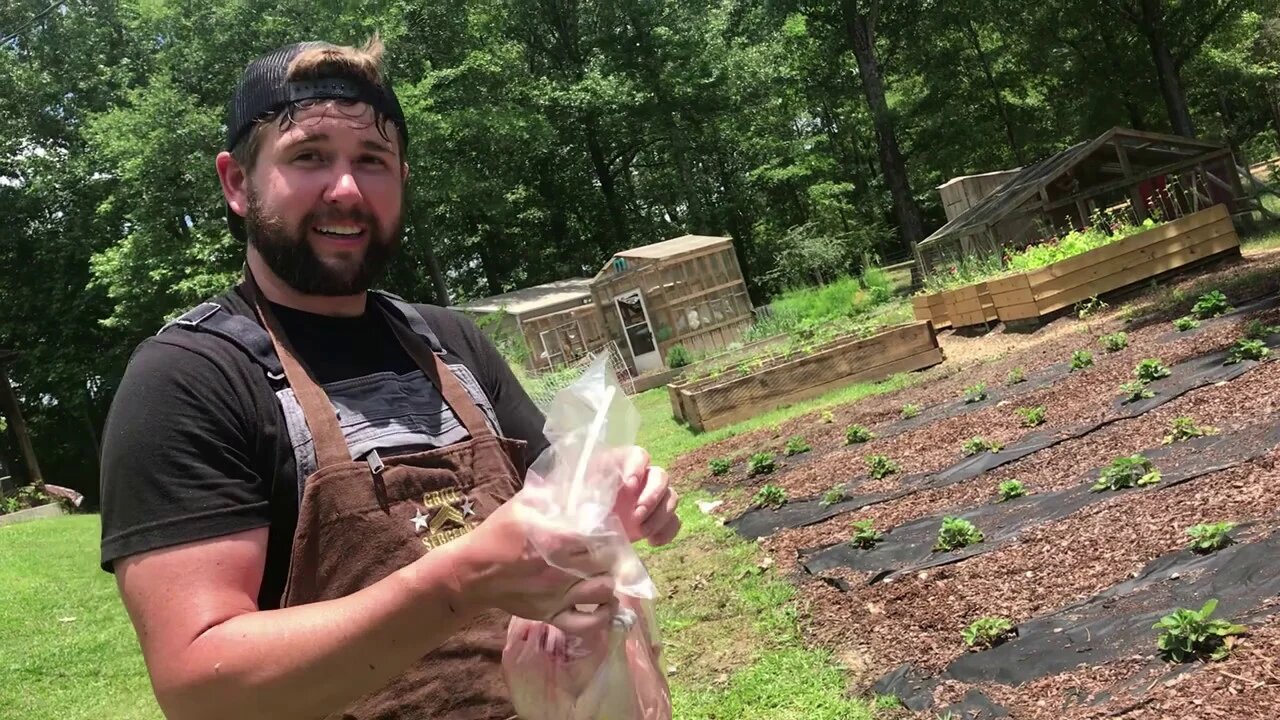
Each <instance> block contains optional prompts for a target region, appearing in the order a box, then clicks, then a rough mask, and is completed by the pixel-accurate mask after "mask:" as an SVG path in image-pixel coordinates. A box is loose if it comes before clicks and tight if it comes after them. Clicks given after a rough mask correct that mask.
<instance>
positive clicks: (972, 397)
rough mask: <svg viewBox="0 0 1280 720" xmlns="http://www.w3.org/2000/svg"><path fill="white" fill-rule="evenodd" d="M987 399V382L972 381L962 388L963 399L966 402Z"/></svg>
mask: <svg viewBox="0 0 1280 720" xmlns="http://www.w3.org/2000/svg"><path fill="white" fill-rule="evenodd" d="M986 399H987V384H986V383H974V384H973V385H970V386H969V387H967V388H965V389H964V401H965V402H966V403H976V402H982V401H983V400H986Z"/></svg>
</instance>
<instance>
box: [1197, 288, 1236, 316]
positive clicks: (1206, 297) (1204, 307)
mask: <svg viewBox="0 0 1280 720" xmlns="http://www.w3.org/2000/svg"><path fill="white" fill-rule="evenodd" d="M1229 312H1231V304H1230V303H1228V302H1227V296H1226V295H1223V294H1222V292H1221V291H1219V290H1211V291H1209V292H1207V293H1205V294H1203V295H1201V296H1200V298H1199V299H1198V300H1196V304H1195V305H1193V306H1191V314H1192V315H1194V316H1196V317H1198V318H1200V319H1201V320H1204V319H1206V318H1213V317H1218V316H1219V315H1225V314H1226V313H1229Z"/></svg>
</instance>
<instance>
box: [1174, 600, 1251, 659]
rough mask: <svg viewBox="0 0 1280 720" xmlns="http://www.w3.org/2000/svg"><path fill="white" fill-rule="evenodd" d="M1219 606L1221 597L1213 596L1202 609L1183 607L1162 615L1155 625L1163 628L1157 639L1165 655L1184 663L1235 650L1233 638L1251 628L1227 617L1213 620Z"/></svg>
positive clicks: (1220, 657) (1222, 656)
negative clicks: (1232, 645) (1212, 617)
mask: <svg viewBox="0 0 1280 720" xmlns="http://www.w3.org/2000/svg"><path fill="white" fill-rule="evenodd" d="M1217 608H1218V601H1217V599H1210V600H1208V601H1206V602H1205V604H1204V605H1203V606H1202V607H1201V608H1200V609H1199V610H1188V609H1186V608H1180V609H1178V610H1175V611H1173V612H1172V613H1170V614H1168V615H1165V616H1164V617H1162V618H1160V621H1159V622H1157V623H1156V624H1155V625H1152V626H1151V627H1152V629H1153V630H1162V631H1163V632H1162V633H1160V636H1159V637H1158V638H1157V639H1156V647H1157V648H1159V649H1160V655H1161V657H1163V658H1164V659H1165V660H1167V661H1170V662H1175V663H1182V662H1186V661H1188V660H1192V659H1200V660H1207V661H1208V660H1222V659H1225V658H1226V657H1227V655H1229V654H1231V642H1230V641H1231V640H1233V639H1234V638H1235V637H1236V636H1239V635H1243V634H1244V633H1246V632H1248V629H1247V628H1245V627H1244V626H1243V625H1237V624H1234V623H1231V622H1228V621H1226V620H1221V619H1217V620H1210V619H1209V618H1210V617H1211V616H1212V615H1213V611H1214V610H1216V609H1217Z"/></svg>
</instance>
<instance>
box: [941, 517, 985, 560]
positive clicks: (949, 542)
mask: <svg viewBox="0 0 1280 720" xmlns="http://www.w3.org/2000/svg"><path fill="white" fill-rule="evenodd" d="M983 540H984V537H983V535H982V532H981V531H979V530H978V528H977V527H975V526H974V524H973V523H971V522H969V521H968V520H965V519H963V518H956V517H947V518H943V519H942V527H941V528H940V529H939V530H938V542H937V543H936V544H934V546H933V550H934V552H938V551H944V552H946V551H951V550H959V549H960V548H963V547H968V546H970V545H973V544H974V543H980V542H982V541H983Z"/></svg>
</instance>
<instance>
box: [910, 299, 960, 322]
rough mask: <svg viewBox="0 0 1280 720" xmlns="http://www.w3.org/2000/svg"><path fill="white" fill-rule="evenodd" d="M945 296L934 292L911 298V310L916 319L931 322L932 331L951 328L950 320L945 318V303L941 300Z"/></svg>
mask: <svg viewBox="0 0 1280 720" xmlns="http://www.w3.org/2000/svg"><path fill="white" fill-rule="evenodd" d="M945 294H946V293H941V292H936V293H932V294H929V295H914V296H912V298H911V310H912V312H913V313H914V314H915V317H916V319H917V320H928V321H930V322H932V323H933V329H934V330H942V329H945V328H949V327H951V318H950V317H948V316H947V303H946V300H945V299H944V298H943V295H945Z"/></svg>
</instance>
